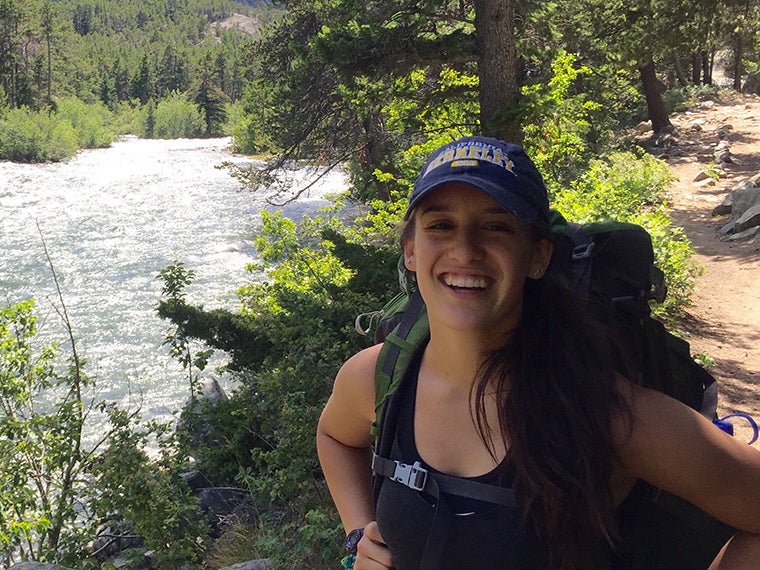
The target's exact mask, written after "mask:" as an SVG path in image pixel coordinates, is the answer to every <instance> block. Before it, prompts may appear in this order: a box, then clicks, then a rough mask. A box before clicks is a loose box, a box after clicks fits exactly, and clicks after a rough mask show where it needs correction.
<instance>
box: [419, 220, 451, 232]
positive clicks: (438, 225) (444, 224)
mask: <svg viewBox="0 0 760 570" xmlns="http://www.w3.org/2000/svg"><path fill="white" fill-rule="evenodd" d="M426 227H427V229H429V230H448V229H451V228H452V227H453V224H452V223H451V222H448V221H445V220H439V221H436V222H430V223H429V224H427V226H426Z"/></svg>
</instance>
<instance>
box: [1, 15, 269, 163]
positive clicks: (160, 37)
mask: <svg viewBox="0 0 760 570" xmlns="http://www.w3.org/2000/svg"><path fill="white" fill-rule="evenodd" d="M277 13H278V10H277V9H274V8H271V7H267V6H259V7H256V8H246V7H244V6H242V5H241V4H239V3H236V2H232V1H229V0H213V1H212V2H204V1H202V0H188V1H183V2H168V3H167V2H165V1H163V0H149V1H147V2H131V1H130V2H112V1H110V0H76V1H74V0H63V1H60V2H51V1H50V0H29V1H26V0H24V1H21V0H3V1H2V2H1V3H0V90H1V91H0V92H1V93H2V94H3V97H2V98H1V99H2V101H3V105H2V106H6V105H7V106H8V107H9V108H10V109H21V108H28V109H30V110H32V111H50V110H53V111H54V110H55V109H56V106H57V107H58V108H59V110H61V111H62V112H63V116H64V117H66V118H67V119H68V120H69V122H70V123H71V125H72V126H73V128H74V131H75V132H76V134H77V139H76V140H78V141H79V142H80V146H81V147H83V148H97V147H102V146H107V145H108V144H109V143H110V141H111V140H112V138H113V136H114V133H115V134H122V133H132V134H143V133H144V132H145V130H146V129H145V126H146V123H147V126H148V127H150V128H148V129H147V131H148V132H149V133H150V134H153V133H156V134H155V136H161V137H179V136H197V135H198V134H219V133H221V132H223V129H222V127H223V125H224V122H225V119H224V117H225V113H226V103H227V101H236V100H238V99H240V97H241V96H242V93H243V90H244V88H245V84H246V81H247V74H248V68H249V66H250V63H249V62H248V61H246V59H245V48H244V46H245V45H246V44H247V43H248V42H250V41H251V40H250V36H249V35H248V33H245V32H243V31H241V30H240V29H237V28H230V27H227V26H225V25H221V24H220V22H222V21H223V20H224V19H225V18H227V17H228V16H231V15H232V14H239V15H240V14H242V16H243V17H250V18H251V19H250V20H249V23H250V24H251V26H253V27H255V26H256V25H259V24H262V23H264V22H266V21H269V20H271V19H272V18H274V17H275V15H276V14H277ZM250 33H256V32H255V30H250ZM198 85H202V87H203V88H202V89H200V88H199V87H198ZM177 93H179V94H182V97H183V98H190V99H195V98H196V94H197V93H203V94H204V95H203V97H202V98H200V99H199V103H200V104H201V108H202V109H203V112H204V114H203V121H205V123H204V122H203V121H201V126H200V127H199V126H198V120H197V117H196V116H195V113H194V112H193V111H191V110H190V109H188V108H186V107H185V108H181V107H182V105H181V104H180V103H179V102H178V101H177ZM163 100H167V105H166V107H168V108H167V109H164V108H163V106H162V105H161V102H162V101H163ZM150 101H153V102H154V103H153V105H154V106H153V107H151V106H150V105H149V102H150ZM81 102H85V103H86V104H87V105H93V106H88V107H82V105H83V103H81ZM99 104H102V105H100V106H99ZM102 106H105V107H107V108H108V109H110V110H112V111H117V112H118V115H119V117H118V120H116V121H115V122H113V123H112V117H110V116H109V115H108V113H106V112H104V110H103V109H102ZM127 107H128V108H130V109H131V110H132V111H134V110H135V109H138V108H140V109H144V111H142V112H141V115H142V116H141V120H137V119H136V117H135V115H134V113H128V112H127ZM151 109H152V111H151ZM151 112H158V113H159V116H156V117H154V116H152V115H151ZM164 113H165V114H164ZM1 114H2V113H0V115H1ZM155 121H158V124H156V123H155ZM37 122H40V119H38V120H37ZM56 125H57V127H58V130H59V131H63V130H64V129H65V127H64V126H62V125H63V124H62V123H61V124H58V123H56ZM112 125H113V126H112ZM17 126H18V125H17V124H16V123H14V124H12V125H11V127H17ZM43 130H44V129H43ZM13 133H14V135H21V137H20V139H19V141H18V142H17V143H16V144H13V145H11V144H8V145H6V147H7V148H6V149H5V150H4V152H3V154H2V155H0V156H3V157H5V158H10V159H12V160H22V161H46V160H61V159H63V158H66V157H68V156H71V155H72V154H73V151H72V150H71V149H70V148H69V143H70V140H71V138H70V132H67V133H63V132H57V133H56V138H55V140H53V141H52V143H51V144H49V145H48V146H52V147H53V149H54V150H53V151H51V149H49V148H47V147H46V145H45V144H43V143H34V144H33V143H30V141H29V139H31V140H33V141H36V140H38V139H40V140H43V141H44V138H45V137H44V136H42V135H39V136H38V135H32V134H30V128H29V127H28V126H25V127H24V128H22V129H15V128H14V130H13ZM9 138H10V137H9ZM11 140H12V139H11ZM64 143H65V144H64ZM59 149H60V150H59ZM0 150H3V149H0Z"/></svg>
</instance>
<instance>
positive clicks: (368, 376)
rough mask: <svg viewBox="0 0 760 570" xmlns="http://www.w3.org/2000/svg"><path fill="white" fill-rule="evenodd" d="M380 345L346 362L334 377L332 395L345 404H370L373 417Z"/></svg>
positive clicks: (361, 351)
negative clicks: (376, 366)
mask: <svg viewBox="0 0 760 570" xmlns="http://www.w3.org/2000/svg"><path fill="white" fill-rule="evenodd" d="M381 348H382V344H376V345H373V346H370V347H369V348H365V349H364V350H360V351H359V352H357V353H356V354H354V355H353V356H352V357H351V358H349V359H348V360H346V362H344V363H343V366H341V368H340V370H339V371H338V374H337V376H336V377H335V385H334V386H333V393H334V394H336V393H337V394H340V395H341V396H342V398H343V399H344V401H345V402H354V404H358V403H366V404H367V405H369V404H370V403H371V410H372V413H373V415H374V402H375V365H376V364H377V358H378V355H379V354H380V349H381Z"/></svg>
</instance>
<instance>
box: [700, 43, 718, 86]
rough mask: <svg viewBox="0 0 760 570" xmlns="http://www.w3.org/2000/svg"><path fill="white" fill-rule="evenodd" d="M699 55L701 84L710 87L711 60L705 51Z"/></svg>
mask: <svg viewBox="0 0 760 570" xmlns="http://www.w3.org/2000/svg"><path fill="white" fill-rule="evenodd" d="M713 53H715V51H713ZM699 54H700V56H701V57H702V83H703V84H704V85H712V59H711V58H710V57H709V55H708V53H707V52H706V51H701V52H699Z"/></svg>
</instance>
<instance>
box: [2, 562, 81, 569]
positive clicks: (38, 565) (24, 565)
mask: <svg viewBox="0 0 760 570" xmlns="http://www.w3.org/2000/svg"><path fill="white" fill-rule="evenodd" d="M8 570H71V568H68V567H67V566H60V565H58V564H47V563H45V562H18V563H16V564H14V565H13V566H11V567H10V568H9V569H8Z"/></svg>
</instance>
